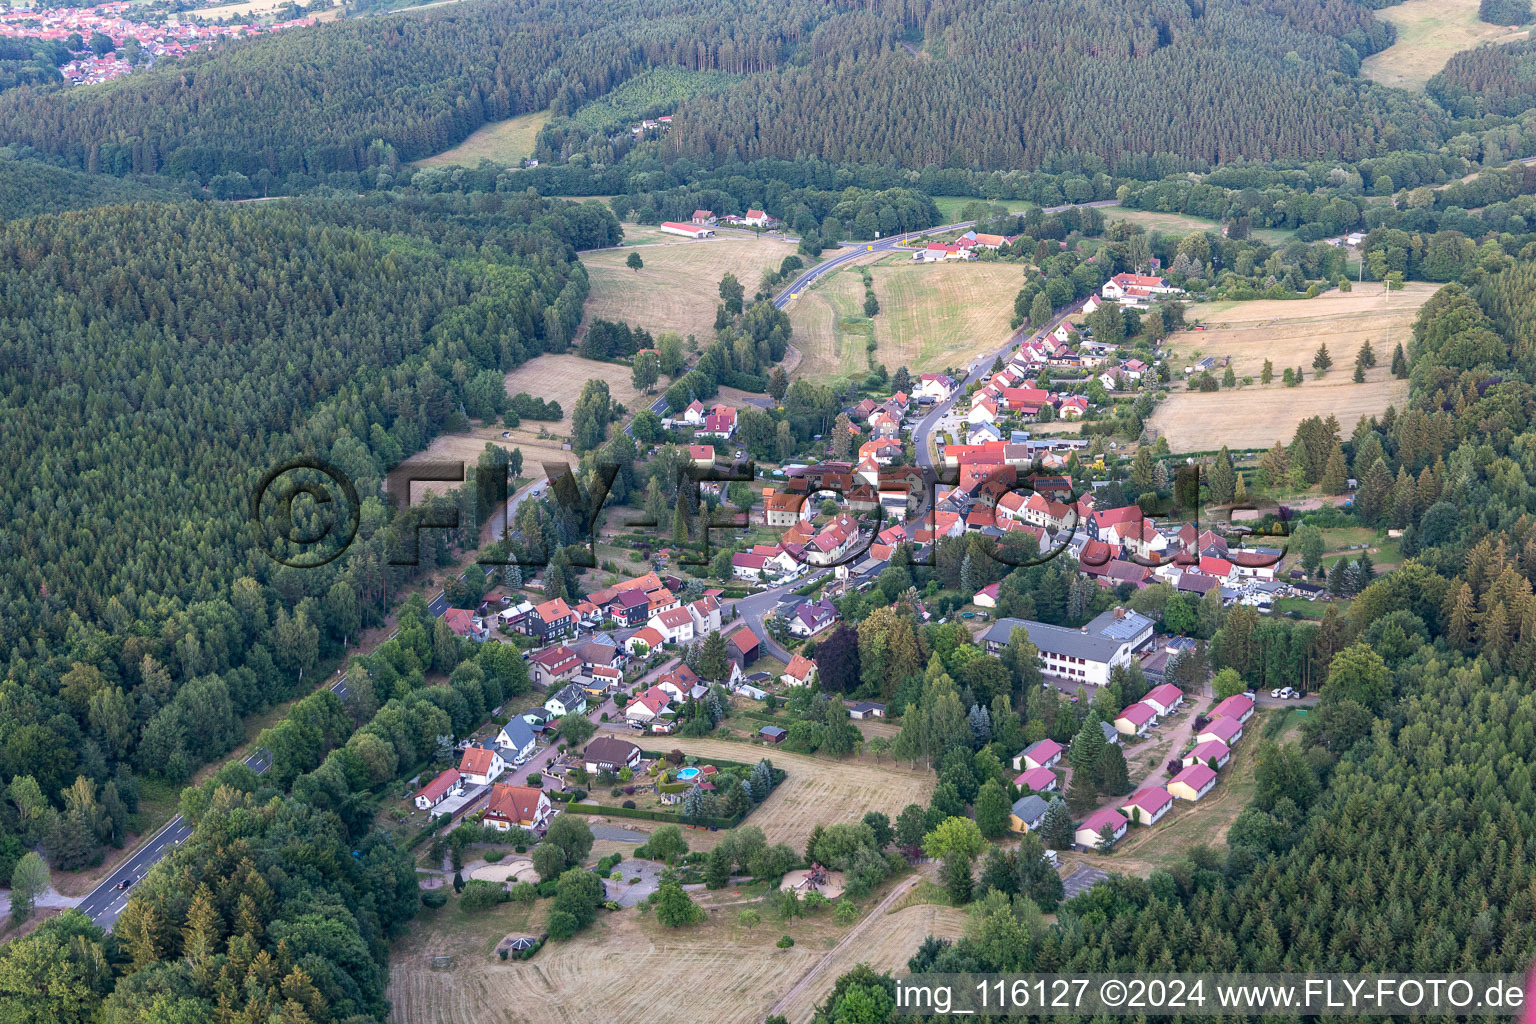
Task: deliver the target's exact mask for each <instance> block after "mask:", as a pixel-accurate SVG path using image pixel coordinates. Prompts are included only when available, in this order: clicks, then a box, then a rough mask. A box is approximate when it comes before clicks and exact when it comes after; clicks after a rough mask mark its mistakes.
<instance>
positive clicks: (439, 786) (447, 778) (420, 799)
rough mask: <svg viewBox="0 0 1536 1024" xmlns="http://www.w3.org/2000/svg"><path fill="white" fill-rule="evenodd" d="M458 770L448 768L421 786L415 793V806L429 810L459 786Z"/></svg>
mask: <svg viewBox="0 0 1536 1024" xmlns="http://www.w3.org/2000/svg"><path fill="white" fill-rule="evenodd" d="M459 778H460V777H459V770H458V769H457V768H449V769H448V770H446V771H444V772H443V773H442V774H440V775H438V777H437V778H435V779H433V780H432V781H431V782H429V783H427V784H426V785H425V786H423V787H422V788H421V792H419V793H417V794H416V806H417V807H418V808H420V809H421V810H423V811H430V810H431V809H432V808H434V807H436V806H437V805H438V804H440V803H442V802H443V800H444V799H446V798H447V796H448V794H449V793H452V792H453V791H454V790H456V789H458V788H459Z"/></svg>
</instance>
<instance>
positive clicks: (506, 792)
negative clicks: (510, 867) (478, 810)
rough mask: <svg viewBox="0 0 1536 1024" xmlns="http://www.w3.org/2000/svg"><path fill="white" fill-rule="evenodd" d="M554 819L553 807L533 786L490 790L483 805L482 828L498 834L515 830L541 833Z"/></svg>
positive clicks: (498, 787)
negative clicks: (488, 796) (487, 798)
mask: <svg viewBox="0 0 1536 1024" xmlns="http://www.w3.org/2000/svg"><path fill="white" fill-rule="evenodd" d="M553 816H554V805H553V804H551V803H550V800H549V796H548V795H547V794H546V793H544V791H543V790H539V789H534V788H533V787H532V786H512V785H497V786H492V787H491V797H490V800H489V801H487V803H486V805H485V824H487V825H489V826H490V827H491V828H494V829H495V830H496V831H498V832H506V831H509V830H511V829H514V828H526V829H532V830H534V831H536V832H543V831H544V829H545V828H546V827H548V825H549V820H550V818H552V817H553Z"/></svg>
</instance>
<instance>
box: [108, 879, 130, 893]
mask: <svg viewBox="0 0 1536 1024" xmlns="http://www.w3.org/2000/svg"><path fill="white" fill-rule="evenodd" d="M112 888H114V889H116V890H117V891H119V892H122V891H123V890H124V889H126V888H128V879H126V878H125V879H123V880H122V881H121V882H118V883H117V884H116V885H114V886H113V887H112Z"/></svg>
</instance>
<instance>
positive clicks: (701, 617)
mask: <svg viewBox="0 0 1536 1024" xmlns="http://www.w3.org/2000/svg"><path fill="white" fill-rule="evenodd" d="M687 608H688V614H689V615H690V616H692V617H693V635H694V636H704V635H705V634H707V633H713V632H715V631H716V630H718V629H719V628H720V602H719V601H718V600H716V599H715V598H713V597H710V596H709V595H707V594H706V595H705V596H704V597H701V598H699V599H698V600H697V601H693V602H690V603H689V604H688V605H687Z"/></svg>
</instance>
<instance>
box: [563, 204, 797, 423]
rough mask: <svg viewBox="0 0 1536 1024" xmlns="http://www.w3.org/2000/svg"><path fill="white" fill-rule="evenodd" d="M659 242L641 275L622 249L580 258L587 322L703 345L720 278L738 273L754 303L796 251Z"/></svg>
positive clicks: (771, 242)
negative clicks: (671, 334) (615, 323)
mask: <svg viewBox="0 0 1536 1024" xmlns="http://www.w3.org/2000/svg"><path fill="white" fill-rule="evenodd" d="M624 230H625V233H626V235H628V234H629V233H630V230H631V229H630V227H629V226H628V225H626V226H625V229H624ZM642 230H643V229H642ZM660 237H661V238H666V239H670V241H669V242H668V243H667V244H663V245H646V246H645V247H644V248H642V249H639V250H637V251H638V252H639V253H640V257H641V259H643V260H644V261H645V266H644V267H643V268H641V269H640V270H631V269H629V268H628V267H626V266H625V265H624V261H625V260H626V259H628V258H629V255H630V254H629V253H628V252H626V251H624V250H622V249H604V250H600V251H598V252H590V253H586V254H585V255H583V256H582V257H581V261H582V263H584V264H585V265H586V268H587V274H588V275H589V277H590V278H591V282H592V291H591V294H590V295H588V296H587V305H586V315H587V318H588V319H589V320H590V319H593V318H596V317H602V318H604V319H608V320H622V321H625V322H626V323H628V324H630V325H631V326H633V327H643V328H645V329H646V330H648V331H650V332H651V333H652V334H656V333H659V332H661V331H676V332H678V333H679V334H681V335H683V336H684V337H686V336H688V335H690V334H693V335H696V336H697V337H698V338H699V339H700V343H701V344H702V343H704V342H705V341H707V340H708V339H709V338H710V337H712V336H713V335H712V332H713V330H714V324H715V307H716V306H717V305H719V303H720V279H721V278H722V277H724V276H725V275H726V274H728V273H729V274H735V275H736V279H737V280H738V281H740V282H741V285H742V287H743V288H745V289H746V293H747V296H748V297H749V298H750V297H751V296H752V295H753V294H754V293H755V292H756V291H757V286H758V282H759V281H761V280H762V276H763V271H765V270H768V269H774V270H777V269H778V266H779V264H780V263H782V262H783V261H784V257H786V256H789V255H792V254H793V253H794V251H795V246H794V245H793V244H791V243H789V242H785V241H781V240H779V239H776V238H752V237H750V236H747V235H728V236H722V237H720V238H717V239H708V240H703V239H701V240H699V241H688V240H686V239H682V240H680V239H677V238H675V237H673V236H671V235H661V236H660ZM673 243H675V244H673ZM626 372H627V371H626ZM536 393H537V392H535V394H536Z"/></svg>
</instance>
